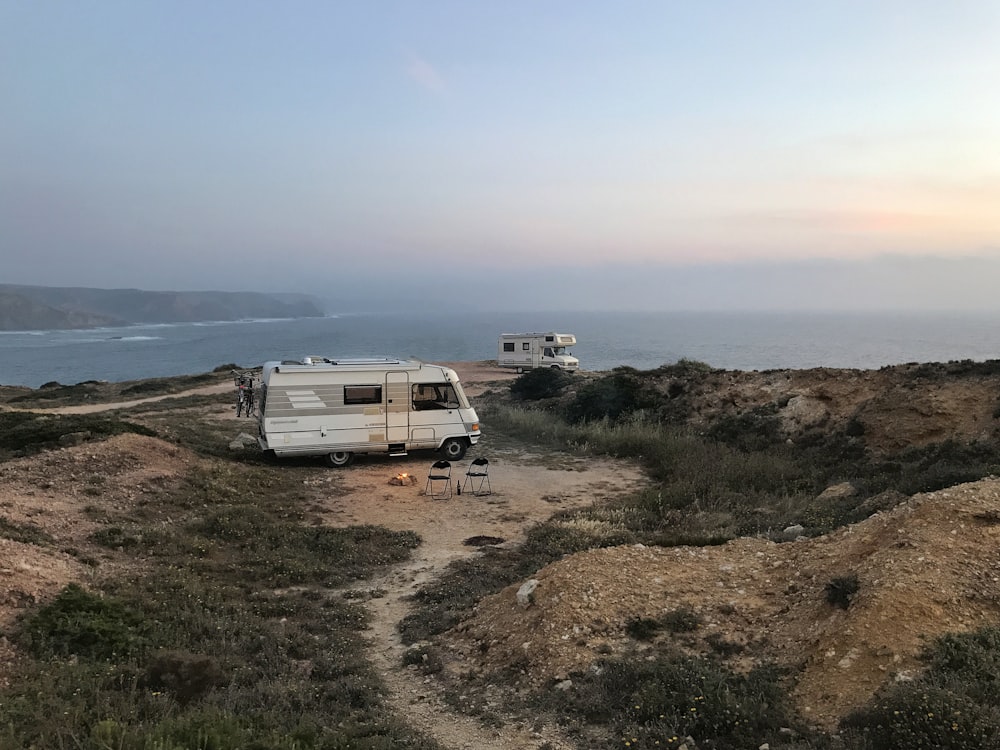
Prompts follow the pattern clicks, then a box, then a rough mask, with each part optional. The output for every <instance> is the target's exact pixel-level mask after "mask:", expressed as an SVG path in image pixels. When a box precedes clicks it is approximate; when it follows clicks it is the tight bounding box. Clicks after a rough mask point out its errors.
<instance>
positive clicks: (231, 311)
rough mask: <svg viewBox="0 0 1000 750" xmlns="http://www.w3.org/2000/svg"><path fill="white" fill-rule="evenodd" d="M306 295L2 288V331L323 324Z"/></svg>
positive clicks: (316, 306) (318, 310)
mask: <svg viewBox="0 0 1000 750" xmlns="http://www.w3.org/2000/svg"><path fill="white" fill-rule="evenodd" d="M324 314H325V313H324V311H323V309H322V308H321V307H320V305H319V303H318V302H317V301H316V300H314V299H313V298H311V297H309V296H308V295H304V294H271V293H264V292H151V291H144V290H142V289H93V288H87V287H48V286H17V285H13V284H0V331H45V330H55V329H76V328H99V327H104V326H128V325H139V324H149V323H197V322H203V321H210V320H211V321H217V320H245V319H248V318H321V317H323V316H324Z"/></svg>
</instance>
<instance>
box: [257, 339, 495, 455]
mask: <svg viewBox="0 0 1000 750" xmlns="http://www.w3.org/2000/svg"><path fill="white" fill-rule="evenodd" d="M260 398H261V402H260V409H259V418H258V425H259V431H260V436H259V438H258V441H259V443H260V446H261V448H263V449H264V450H266V451H273V452H274V454H275V455H277V456H316V455H322V456H325V457H326V460H327V463H329V464H330V465H331V466H347V465H348V464H350V463H351V461H352V460H353V458H354V456H355V454H357V453H388V454H390V455H405V454H406V453H407V452H408V451H410V450H416V449H421V448H426V449H435V450H439V451H441V453H442V454H444V456H445V458H447V459H449V460H458V459H461V458H462V457H463V456H464V455H465V451H466V450H467V449H468V448H469V447H471V446H473V445H475V444H476V442H477V441H478V440H479V437H480V434H481V433H480V431H479V418H478V417H477V416H476V411H475V409H473V408H472V406H471V405H470V404H469V400H468V398H466V396H465V392H464V391H463V390H462V385H461V383H459V380H458V375H456V374H455V371H454V370H451V369H449V368H447V367H442V366H440V365H431V364H426V363H424V362H417V361H411V360H399V359H337V360H333V359H327V358H325V357H305V358H304V359H302V360H301V361H299V360H293V361H284V362H265V363H264V366H263V372H262V375H261V396H260Z"/></svg>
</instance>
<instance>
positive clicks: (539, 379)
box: [510, 367, 573, 401]
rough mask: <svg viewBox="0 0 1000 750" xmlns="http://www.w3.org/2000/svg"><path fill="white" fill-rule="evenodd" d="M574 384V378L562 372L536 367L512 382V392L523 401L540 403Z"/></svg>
mask: <svg viewBox="0 0 1000 750" xmlns="http://www.w3.org/2000/svg"><path fill="white" fill-rule="evenodd" d="M572 382H573V376H572V375H570V374H569V373H565V372H563V371H562V370H558V369H554V368H551V367H536V368H535V369H533V370H528V371H527V372H526V373H524V374H523V375H521V376H520V377H518V378H517V379H516V380H515V381H514V382H512V383H511V384H510V392H511V394H512V395H513V396H514V397H515V398H518V399H520V400H521V401H539V400H541V399H543V398H553V397H555V396H558V395H559V394H560V393H562V391H563V389H564V388H566V386H568V385H569V384H570V383H572Z"/></svg>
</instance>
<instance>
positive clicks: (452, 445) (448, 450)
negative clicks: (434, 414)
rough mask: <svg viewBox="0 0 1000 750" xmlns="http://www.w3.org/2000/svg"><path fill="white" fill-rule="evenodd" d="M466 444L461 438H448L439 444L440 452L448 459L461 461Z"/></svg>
mask: <svg viewBox="0 0 1000 750" xmlns="http://www.w3.org/2000/svg"><path fill="white" fill-rule="evenodd" d="M466 448H468V444H467V443H466V442H465V441H464V440H462V439H461V438H448V439H447V440H445V441H444V443H442V445H441V452H442V453H443V454H444V455H445V458H447V459H448V460H449V461H461V460H462V458H463V457H464V456H465V451H466Z"/></svg>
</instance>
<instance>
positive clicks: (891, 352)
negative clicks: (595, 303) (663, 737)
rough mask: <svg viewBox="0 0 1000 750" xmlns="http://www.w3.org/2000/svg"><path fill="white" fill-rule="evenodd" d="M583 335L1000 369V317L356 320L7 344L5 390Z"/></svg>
mask: <svg viewBox="0 0 1000 750" xmlns="http://www.w3.org/2000/svg"><path fill="white" fill-rule="evenodd" d="M522 331H560V332H566V333H573V334H576V337H577V341H578V342H579V343H578V345H577V346H576V347H573V348H572V353H573V354H574V355H575V356H577V357H579V359H580V366H581V368H582V369H584V370H609V369H611V368H613V367H617V366H619V365H629V366H632V367H636V368H639V369H649V368H653V367H658V366H659V365H662V364H669V363H673V362H676V361H677V360H678V359H681V358H687V359H694V360H700V361H702V362H707V363H708V364H710V365H712V366H714V367H720V368H724V369H731V370H766V369H783V368H795V369H800V368H809V367H820V366H824V367H848V368H865V369H870V368H878V367H882V366H884V365H891V364H900V363H904V362H946V361H950V360H958V359H972V360H985V359H997V358H1000V313H992V314H983V313H976V314H971V313H950V314H941V313H935V314H930V313H919V314H918V313H857V314H842V313H837V314H833V313H830V314H826V313H809V314H803V313H695V312H691V313H677V312H671V313H624V312H623V313H597V312H564V313H496V314H485V313H452V314H447V315H444V314H420V313H417V314H410V315H402V314H344V315H336V316H330V317H327V318H306V319H298V320H253V321H241V322H235V323H234V322H219V323H199V324H181V325H142V326H130V327H128V328H101V329H94V330H87V331H35V332H8V333H0V384H4V385H26V386H30V387H38V386H39V385H42V384H43V383H47V382H50V381H58V382H60V383H64V384H72V383H79V382H81V381H84V380H110V381H120V380H136V379H141V378H151V377H165V376H170V375H182V374H194V373H202V372H207V371H209V370H212V369H214V368H215V367H217V366H219V365H223V364H228V363H235V364H238V365H240V366H243V367H251V366H256V365H259V364H261V363H262V362H265V361H267V360H274V359H298V358H301V357H303V356H307V355H318V356H326V357H331V358H334V357H418V358H420V359H423V360H427V361H462V360H483V359H495V358H496V346H497V337H498V336H499V334H501V333H519V332H522Z"/></svg>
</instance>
